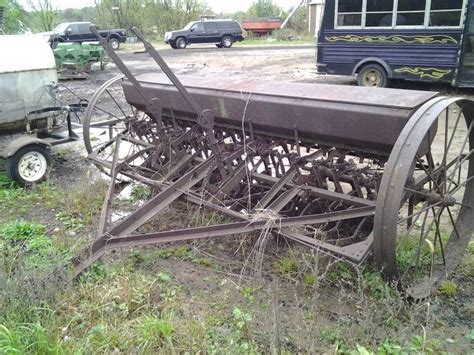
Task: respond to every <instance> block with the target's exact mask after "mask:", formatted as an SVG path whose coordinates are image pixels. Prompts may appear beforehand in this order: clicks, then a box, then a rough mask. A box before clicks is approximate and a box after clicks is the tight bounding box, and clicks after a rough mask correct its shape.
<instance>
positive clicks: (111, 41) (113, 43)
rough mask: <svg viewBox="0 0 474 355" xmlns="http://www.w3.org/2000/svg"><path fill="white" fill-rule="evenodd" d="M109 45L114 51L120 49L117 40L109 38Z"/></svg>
mask: <svg viewBox="0 0 474 355" xmlns="http://www.w3.org/2000/svg"><path fill="white" fill-rule="evenodd" d="M109 44H110V46H111V47H112V49H113V50H114V51H116V50H118V49H119V48H120V42H119V40H118V39H117V38H111V39H110V40H109Z"/></svg>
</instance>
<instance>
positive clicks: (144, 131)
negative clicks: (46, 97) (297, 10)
mask: <svg viewBox="0 0 474 355" xmlns="http://www.w3.org/2000/svg"><path fill="white" fill-rule="evenodd" d="M93 30H95V29H93ZM134 32H135V34H136V35H137V36H138V37H139V38H140V39H141V40H142V41H143V43H144V44H145V48H146V51H147V52H148V53H149V54H150V55H151V56H152V57H153V59H154V60H155V61H156V63H157V64H158V65H159V66H160V68H161V70H162V72H163V73H151V74H143V75H138V76H134V75H132V74H131V72H130V71H129V69H128V68H127V67H126V66H125V65H124V63H123V62H122V61H121V60H120V58H119V57H118V56H117V55H116V54H115V52H114V51H113V50H112V49H111V48H110V47H108V45H107V43H105V42H104V41H102V42H103V43H102V44H103V46H104V47H105V48H106V49H107V51H108V53H109V55H110V57H111V58H112V59H113V60H114V61H115V63H116V64H117V66H118V67H119V68H120V69H121V71H122V72H123V74H124V75H123V76H120V77H117V78H114V79H111V80H110V81H108V82H107V83H105V84H104V85H103V86H102V87H101V88H100V89H99V90H98V92H97V93H96V95H95V96H94V98H93V99H92V100H91V102H90V105H89V107H88V111H87V113H86V118H85V124H84V138H85V144H86V147H87V150H88V152H89V154H90V155H89V158H90V159H91V160H92V161H93V162H94V163H95V164H96V165H97V166H98V167H99V168H100V169H102V171H104V172H106V173H107V174H109V175H110V177H111V185H110V188H109V190H108V193H107V196H106V200H105V202H104V207H103V211H102V219H101V221H100V231H99V237H98V238H97V239H96V240H95V241H94V242H93V244H92V245H91V246H90V247H88V248H86V249H85V250H84V251H83V252H82V253H81V254H80V255H79V256H78V257H77V258H76V259H75V265H76V271H77V273H80V272H82V271H83V270H84V269H85V268H87V267H88V266H89V265H91V263H93V262H94V261H95V260H97V259H98V258H100V257H101V256H103V255H104V254H105V253H106V252H107V251H109V250H111V249H116V248H122V247H134V246H141V245H155V244H159V243H165V242H173V241H182V240H195V239H200V238H210V237H214V238H220V239H224V238H226V237H228V236H231V235H239V234H242V233H248V232H258V231H261V230H262V229H263V228H267V227H268V222H269V221H268V219H269V218H270V217H269V216H271V215H274V216H277V218H274V221H273V223H272V227H271V228H272V231H273V233H274V234H275V235H278V236H280V237H282V238H285V239H288V240H293V241H296V242H299V243H301V244H304V245H306V246H308V247H309V248H315V249H317V250H318V251H320V252H321V253H325V254H329V255H332V256H335V257H337V258H341V259H344V260H346V261H348V262H350V263H353V264H360V263H362V262H364V261H365V260H366V259H367V258H368V257H369V256H370V255H373V256H374V258H375V261H376V263H377V265H378V267H379V268H380V270H381V272H382V273H383V274H384V275H385V276H386V278H387V279H391V280H396V281H397V282H398V284H399V285H401V286H403V287H404V288H405V289H406V290H407V291H408V292H409V294H410V295H412V296H413V297H423V295H426V294H427V293H428V292H429V290H430V288H431V287H433V286H436V285H437V284H438V283H439V282H441V280H443V279H444V278H446V277H447V276H449V275H450V274H451V273H452V272H453V270H454V269H455V268H456V266H457V265H458V263H459V261H460V259H461V256H462V254H463V252H464V251H465V250H466V248H467V246H468V243H469V242H470V240H471V237H472V234H473V230H474V209H473V208H472V207H473V206H474V159H472V156H473V149H474V129H473V117H474V103H473V102H472V101H470V100H467V99H465V98H459V97H444V96H440V95H438V94H436V93H433V92H422V91H401V90H389V89H368V88H356V87H342V86H325V85H314V84H300V83H282V82H266V81H260V80H232V78H209V77H183V78H182V81H181V80H178V78H177V77H176V76H175V75H174V74H173V72H172V71H171V70H170V68H169V67H168V66H167V65H166V63H165V62H164V61H163V59H162V58H161V57H160V55H159V54H158V53H157V51H156V50H155V49H154V48H153V47H152V46H151V45H150V43H148V42H147V41H146V40H145V39H144V38H143V36H142V34H141V33H139V32H138V31H137V30H134ZM94 132H95V133H94ZM104 132H105V133H106V134H103V133H104ZM96 133H97V134H96ZM97 137H101V138H100V139H98V138H97ZM124 179H133V180H135V181H138V182H140V183H143V184H146V185H148V186H150V187H152V188H153V189H154V191H156V193H155V194H154V195H153V196H152V197H151V198H150V199H149V200H148V201H147V202H146V203H144V204H143V205H142V206H140V207H139V208H137V210H136V211H134V212H133V213H131V214H130V215H128V216H126V217H124V218H121V219H120V220H118V221H115V222H113V223H112V221H111V215H112V213H113V209H114V208H113V206H114V203H113V202H114V196H115V189H114V185H115V184H116V183H117V182H119V181H123V180H124ZM178 199H184V200H186V201H188V202H189V203H192V204H195V205H197V206H200V207H201V208H205V209H208V210H212V211H217V212H218V213H221V214H222V215H224V216H226V217H228V219H230V220H232V222H231V223H223V224H218V225H210V226H205V227H197V228H188V229H183V230H168V231H160V232H151V233H150V232H149V231H148V232H145V231H144V230H143V229H141V228H142V227H143V226H144V225H145V224H146V223H147V222H148V221H149V220H150V219H152V218H155V217H156V215H157V214H159V213H160V211H163V210H164V209H165V208H166V207H167V206H169V205H170V204H171V203H172V202H173V201H176V200H178Z"/></svg>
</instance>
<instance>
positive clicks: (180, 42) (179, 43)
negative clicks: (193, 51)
mask: <svg viewBox="0 0 474 355" xmlns="http://www.w3.org/2000/svg"><path fill="white" fill-rule="evenodd" d="M186 46H187V43H186V40H185V39H184V38H183V37H180V38H178V39H177V40H176V47H177V48H178V49H185V48H186Z"/></svg>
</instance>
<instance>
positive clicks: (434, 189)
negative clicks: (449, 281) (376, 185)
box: [374, 97, 474, 298]
mask: <svg viewBox="0 0 474 355" xmlns="http://www.w3.org/2000/svg"><path fill="white" fill-rule="evenodd" d="M473 117H474V103H473V102H471V101H468V100H460V99H450V98H443V97H441V98H436V99H433V100H431V101H430V102H428V103H426V104H425V105H424V106H422V107H421V108H420V109H419V110H418V111H417V112H416V113H415V114H414V116H413V117H412V118H411V119H410V121H409V122H408V123H407V125H406V126H405V128H404V130H403V131H402V133H401V135H400V137H399V139H398V141H397V143H396V145H395V147H394V149H393V151H392V154H391V155H390V158H389V161H388V163H387V166H386V168H385V172H384V176H383V179H382V183H381V186H380V190H379V195H378V199H377V209H376V214H375V225H374V253H375V258H376V261H377V264H378V266H379V267H380V269H381V270H382V272H383V273H384V275H385V276H386V277H387V278H388V279H390V280H392V281H396V282H397V283H398V285H400V286H402V287H403V288H404V289H405V290H406V291H407V293H408V294H409V295H410V296H412V297H414V298H423V297H426V296H428V295H429V293H430V292H431V290H432V288H433V287H436V286H437V285H438V284H439V283H441V282H442V280H443V279H445V278H446V277H449V276H450V275H451V274H452V272H453V271H454V270H455V268H456V267H457V266H458V264H459V262H460V260H461V258H462V255H463V253H464V252H465V250H466V248H467V246H468V244H469V241H470V240H471V238H472V236H473V231H474V159H473V151H474V128H473Z"/></svg>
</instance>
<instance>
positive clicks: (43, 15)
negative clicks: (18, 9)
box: [28, 0, 58, 31]
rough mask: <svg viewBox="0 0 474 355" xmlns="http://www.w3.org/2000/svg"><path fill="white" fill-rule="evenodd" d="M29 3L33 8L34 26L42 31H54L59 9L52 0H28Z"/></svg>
mask: <svg viewBox="0 0 474 355" xmlns="http://www.w3.org/2000/svg"><path fill="white" fill-rule="evenodd" d="M28 5H29V6H30V7H31V8H32V9H33V14H32V15H33V17H32V21H33V23H32V26H33V27H34V28H36V29H39V30H40V31H52V30H53V27H54V24H55V20H56V17H57V15H58V11H57V8H55V7H53V4H52V3H51V0H28Z"/></svg>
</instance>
